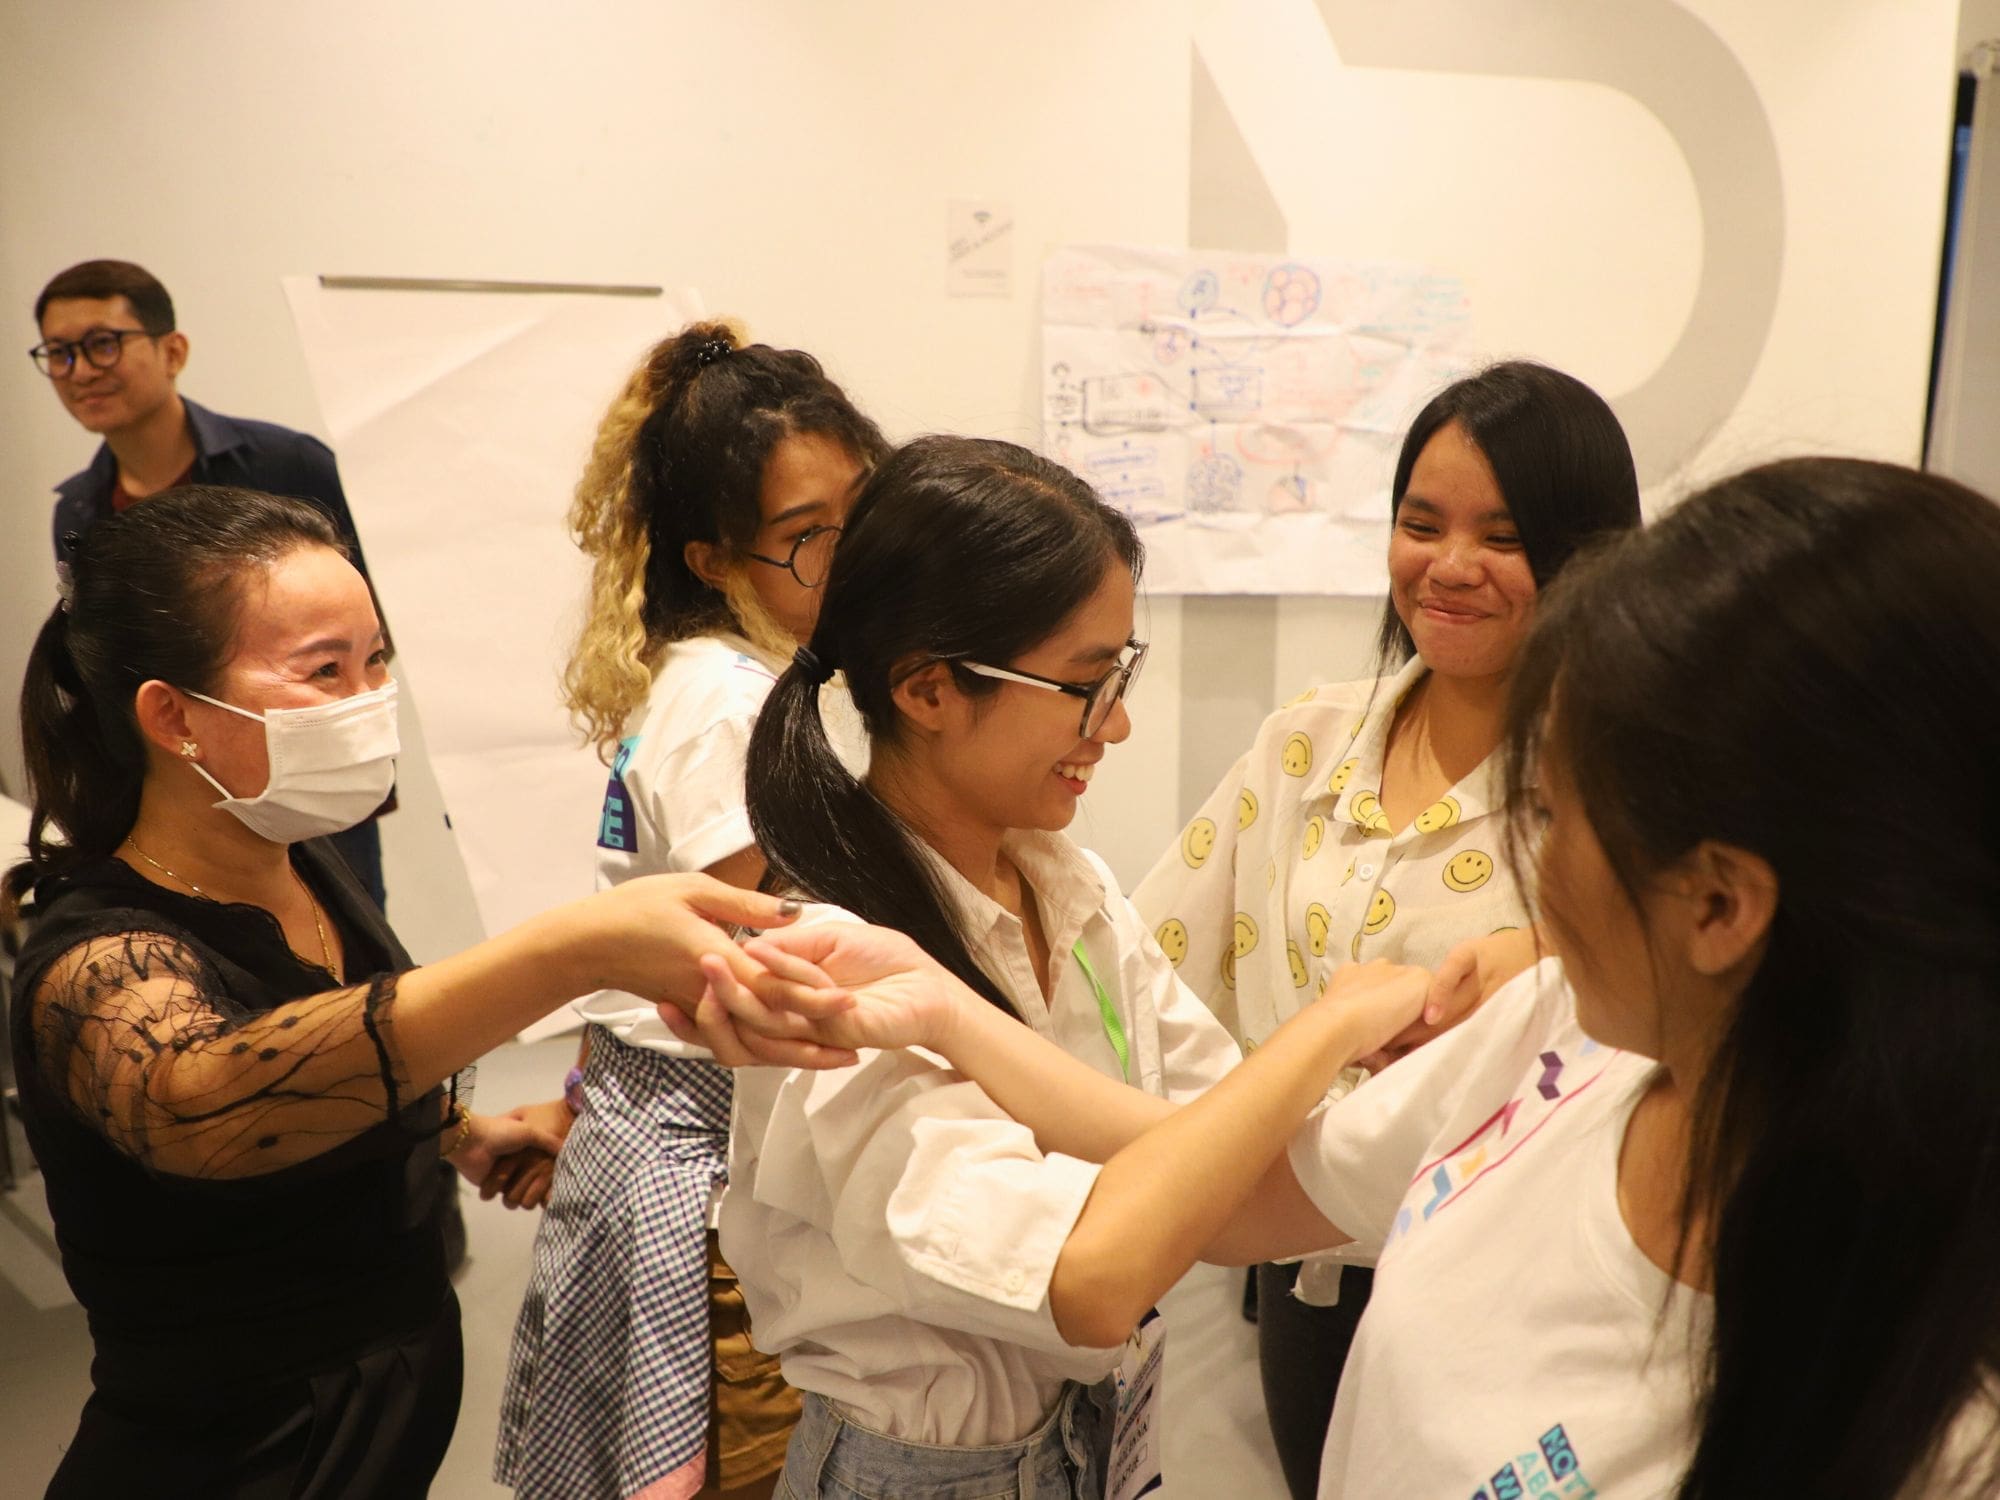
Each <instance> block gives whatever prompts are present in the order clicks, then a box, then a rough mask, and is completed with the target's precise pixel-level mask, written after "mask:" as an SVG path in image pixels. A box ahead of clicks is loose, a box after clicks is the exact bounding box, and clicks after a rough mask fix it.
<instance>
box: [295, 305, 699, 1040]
mask: <svg viewBox="0 0 2000 1500" xmlns="http://www.w3.org/2000/svg"><path fill="white" fill-rule="evenodd" d="M285 292H286V296H287V297H288V299H289V301H290V303H291V308H292V315H293V318H294V321H295V322H296V323H297V325H298V330H299V337H300V342H301V344H302V346H303V349H304V353H305V358H306V365H307V368H308V370H309V371H310V372H311V375H312V381H313V387H314V389H315V390H316V392H317V393H318V396H319V404H320V410H321V412H322V413H323V414H324V416H325V419H326V429H327V431H328V433H329V434H330V435H331V437H332V439H333V444H334V448H335V450H336V451H337V452H338V454H339V455H340V471H341V476H342V478H343V479H344V481H345V484H346V489H347V495H348V501H349V504H350V506H351V507H352V509H353V512H354V519H355V522H356V525H357V526H358V528H359V530H360V533H361V538H362V544H363V546H364V548H365V549H366V551H367V555H368V564H369V568H370V571H371V572H372V573H373V574H374V577H375V587H376V590H377V592H378V594H379V595H380V597H381V600H382V608H383V612H384V613H385V614H386V615H387V616H388V618H389V621H390V624H391V626H392V627H393V629H394V631H395V636H396V656H397V660H396V673H397V676H398V677H400V678H402V679H403V688H404V704H405V712H406V713H411V712H416V711H420V712H421V715H422V724H423V732H424V738H425V739H426V741H427V742H428V744H429V747H430V760H431V767H432V769H433V770H434V771H435V772H436V774H437V780H438V786H439V789H440V790H441V791H442V792H443V794H444V799H445V805H446V807H447V808H448V809H449V810H450V817H451V827H452V832H453V836H454V838H455V840H456V843H457V845H458V849H459V852H460V854H461V855H462V857H463V858H464V861H465V868H466V873H467V875H468V877H469V879H470V882H471V886H472V891H473V895H474V898H475V899H476V900H477V902H478V906H479V914H480V917H481V919H482V920H483V922H484V924H485V927H486V930H487V931H488V932H489V933H491V932H500V931H503V930H505V929H506V928H508V927H511V926H513V925H514V924H515V923H517V922H520V921H522V920H523V919H525V918H527V917H529V916H532V915H534V914H535V913H537V912H540V911H545V910H547V909H548V908H549V907H551V906H555V905H558V904H559V903H561V902H564V901H569V900H573V899H575V898H576V897H578V896H583V895H588V894H589V892H590V890H591V889H592V886H593V885H594V883H595V878H596V874H595V872H596V859H597V850H596V847H595V837H596V830H597V827H598V818H599V814H600V811H601V809H602V808H603V805H604V797H605V783H606V776H607V773H606V771H605V768H604V766H603V764H602V763H601V762H599V760H598V759H597V756H596V755H595V754H594V753H593V752H592V751H591V750H590V749H588V748H586V747H585V746H584V745H583V744H581V743H580V742H579V740H578V737H577V733H576V730H575V728H574V727H573V726H572V725H571V724H570V722H569V717H568V715H567V714H566V713H565V712H564V710H563V705H562V701H561V696H560V690H559V682H560V678H561V673H562V665H563V662H564V660H565V658H566V655H567V653H568V650H569V647H570V645H571V643H572V642H573V641H574V640H575V637H576V628H577V623H578V621H579V619H580V618H581V611H582V607H583V601H584V598H585V593H586V589H587V586H588V581H589V571H590V569H589V563H588V562H587V560H586V559H585V558H584V557H583V555H582V554H581V553H580V552H579V551H578V550H577V547H576V544H575V542H574V541H572V540H571V538H570V536H569V533H568V528H567V524H566V516H567V514H568V511H569V503H570V496H571V494H572V492H573V491H574V490H575V488H576V481H577V476H578V475H579V474H581V473H582V472H583V465H584V460H585V459H586V458H587V457H588V456H589V453H590V446H591V440H592V437H593V435H594V434H595V432H596V430H597V423H598V419H599V418H600V417H601V416H602V415H603V413H604V409H605V407H606V406H607V405H608V404H609V403H610V401H611V398H612V397H613V396H614V395H616V394H617V392H618V390H619V388H620V386H622V385H623V383H624V381H625V378H626V376H627V375H628V374H629V373H630V372H631V370H632V367H633V366H634V365H635V364H636V363H637V362H638V360H639V359H640V358H641V357H642V356H643V355H644V354H645V352H646V350H647V349H648V348H649V347H650V346H651V345H652V344H653V342H654V341H655V340H656V339H659V338H661V337H663V336H664V335H666V334H668V333H671V332H672V331H673V330H674V329H676V328H679V327H681V326H682V325H683V324H685V323H687V322H689V321H690V320H692V319H693V318H695V317H697V316H699V315H700V313H701V306H702V305H701V299H700V297H699V296H698V295H697V294H696V293H695V292H694V291H692V290H678V291H669V292H668V293H667V294H666V295H664V296H657V297H610V296H589V295H580V294H579V295H560V294H553V293H536V292H498V291H491V292H478V291H456V290H445V289H440V290H399V291H390V290H354V289H339V288H329V287H325V286H322V285H321V284H320V283H319V281H318V280H317V279H315V278H312V277H303V276H298V277H288V278H287V279H286V281H285ZM395 900H396V897H395V893H394V891H393V890H392V891H391V894H390V904H391V906H392V908H393V907H394V904H395ZM572 1020H573V1018H572V1017H571V1016H570V1014H569V1012H568V1011H567V1010H563V1011H558V1012H556V1013H555V1015H554V1017H552V1018H551V1021H550V1022H544V1023H540V1024H538V1025H537V1026H534V1027H531V1028H529V1031H528V1032H527V1033H525V1034H526V1035H530V1036H533V1035H539V1034H541V1033H543V1032H545V1031H547V1030H548V1029H550V1026H551V1025H554V1026H558V1027H559V1026H561V1025H563V1024H566V1023H570V1022H571V1021H572Z"/></svg>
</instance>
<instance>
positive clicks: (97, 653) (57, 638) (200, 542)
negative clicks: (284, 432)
mask: <svg viewBox="0 0 2000 1500" xmlns="http://www.w3.org/2000/svg"><path fill="white" fill-rule="evenodd" d="M311 546H319V547H330V548H332V549H333V550H334V551H336V552H338V553H340V554H341V555H342V556H343V557H345V556H346V555H347V549H346V547H345V546H343V545H342V543H341V540H340V538H339V536H338V535H337V534H336V533H335V532H334V529H333V525H332V523H331V522H329V521H328V520H327V518H326V516H325V515H324V514H323V513H322V512H321V511H319V510H318V509H317V508H316V507H314V506H311V505H308V504H306V503H305V502H304V501H301V500H284V499H280V498H278V497H277V496H275V495H264V494H259V493H258V492H257V491H255V490H240V489H231V488H228V487H226V486H222V485H201V484H191V485H183V486H182V487H180V488H179V489H172V490H166V491H164V492H162V493H161V494H158V495H155V496H153V497H151V498H150V499H148V500H147V501H146V502H145V503H144V504H143V505H135V506H133V507H132V508H131V509H129V510H126V511H124V512H122V513H120V514H118V515H115V516H110V517H107V518H106V519H104V520H102V521H99V522H98V523H97V524H96V525H95V526H93V527H91V528H90V530H89V531H88V532H86V533H85V534H84V535H83V536H82V538H81V539H80V540H78V541H77V543H76V544H75V546H74V547H73V548H71V549H70V551H69V556H68V558H67V559H66V561H65V563H64V568H65V571H66V573H67V578H66V581H65V589H66V591H67V594H68V597H67V598H66V599H65V600H64V601H63V602H62V603H60V604H58V605H57V606H56V608H55V609H53V610H51V611H50V613H49V617H48V619H47V620H45V621H44V622H43V624H42V628H41V631H40V633H39V634H37V635H36V637H35V644H34V646H33V647H32V648H31V649H30V651H29V652H28V665H27V670H26V673H25V675H24V676H23V679H22V683H21V748H22V754H23V757H24V759H25V760H26V761H27V769H28V787H29V795H30V797H31V799H32V803H33V806H32V811H31V816H30V819H29V823H28V858H27V859H26V860H25V861H24V862H23V863H21V864H18V865H15V866H14V867H13V868H12V869H11V870H9V871H8V872H7V877H6V880H5V883H4V886H3V887H0V910H4V911H6V912H12V911H13V910H14V909H15V908H16V907H18V905H19V903H20V902H21V900H22V899H23V898H24V897H25V896H26V895H27V894H28V892H30V891H31V890H33V889H34V887H35V886H36V885H37V884H38V883H40V882H42V881H43V880H45V879H48V878H51V877H56V876H61V875H63V874H65V873H67V872H68V871H70V870H73V869H75V868H77V867H79V866H82V865H85V864H88V863H90V862H91V861H93V860H98V859H102V858H104V857H106V856H107V855H109V854H110V853H111V852H112V851H113V850H115V849H116V848H117V847H118V845H119V843H120V842H121V841H123V839H124V838H125V835H126V834H127V833H129V832H130V831H131V829H132V823H133V821H134V820H135V819H136V818H137V817H138V815H139V792H140V787H141V785H142V784H143V782H144V781H145V776H146V747H145V742H144V740H143V739H142V737H141V735H140V732H139V726H138V721H137V720H136V719H135V718H134V716H133V697H134V694H136V693H137V691H138V689H139V686H140V684H142V683H145V682H149V681H151V680H153V679H154V678H158V679H159V680H160V681H162V682H171V683H173V684H175V685H176V686H178V687H184V688H191V689H194V690H196V691H207V690H210V689H212V688H213V687H214V686H215V684H216V682H217V681H218V680H219V678H220V675H221V672H222V669H223V667H224V665H225V664H226V663H227V662H228V660H229V655H230V650H231V645H232V642H233V641H234V639H235V635H236V626H237V620H238V617H239V615H240V613H241V604H242V597H243V583H244V580H245V578H246V576H247V575H248V574H249V573H250V572H251V571H252V570H254V569H262V568H267V567H269V566H270V565H271V564H272V563H274V562H276V561H277V560H278V559H280V558H282V557H284V556H286V555H288V554H289V553H291V552H293V551H295V550H297V549H298V548H300V547H311ZM50 828H54V829H55V831H56V832H57V833H59V834H60V835H61V839H60V840H59V841H58V840H51V839H49V838H47V837H45V835H46V833H47V831H48V830H49V829H50Z"/></svg>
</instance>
